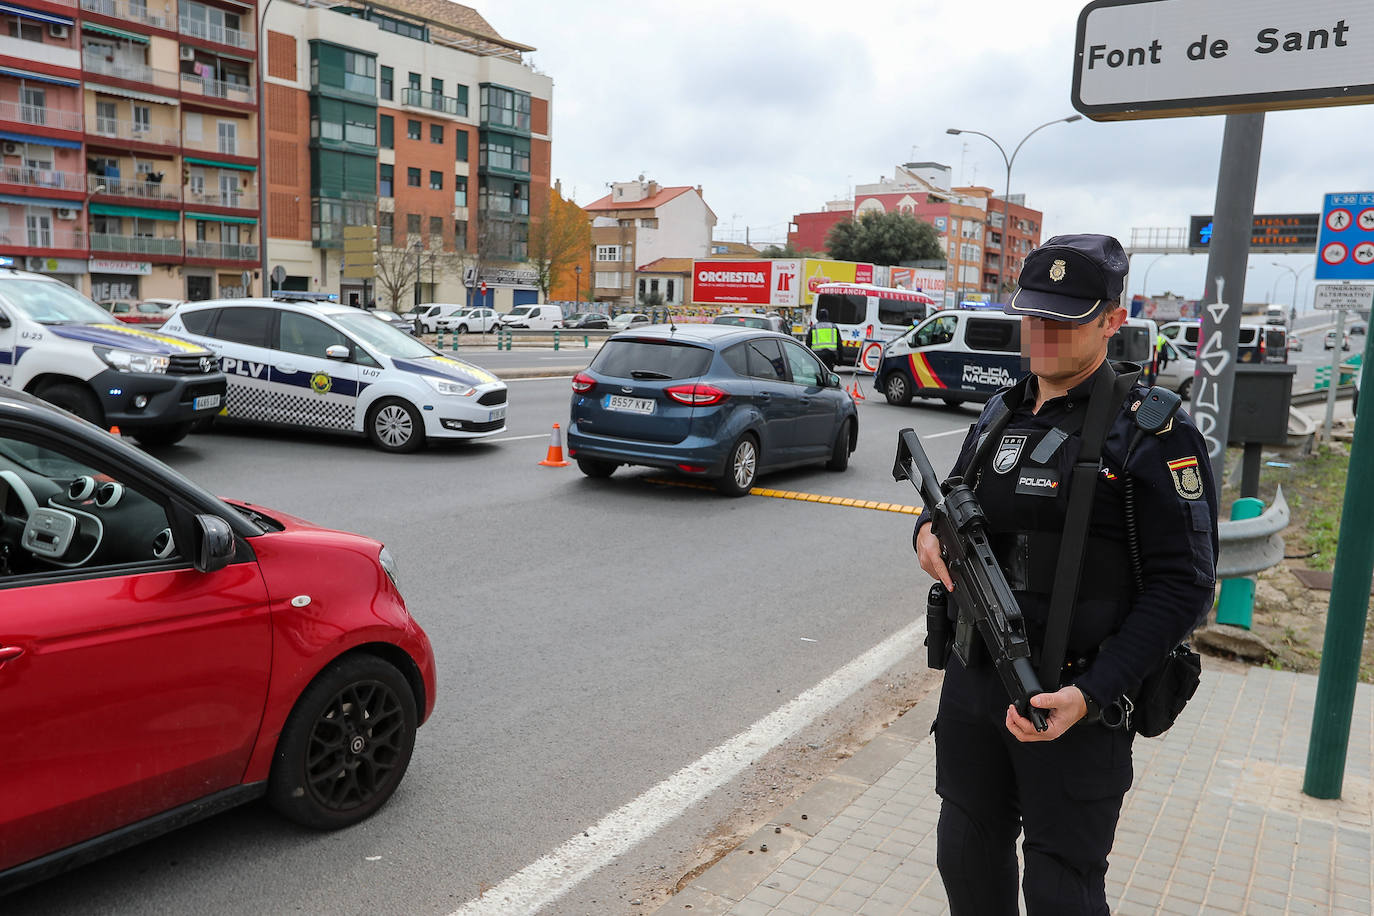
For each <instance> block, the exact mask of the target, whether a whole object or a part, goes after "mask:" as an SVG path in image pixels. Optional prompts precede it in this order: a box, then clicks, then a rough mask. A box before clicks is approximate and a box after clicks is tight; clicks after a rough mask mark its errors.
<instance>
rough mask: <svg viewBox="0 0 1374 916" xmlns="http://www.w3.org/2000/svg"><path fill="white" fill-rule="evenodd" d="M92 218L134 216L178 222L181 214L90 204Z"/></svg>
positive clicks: (142, 208)
mask: <svg viewBox="0 0 1374 916" xmlns="http://www.w3.org/2000/svg"><path fill="white" fill-rule="evenodd" d="M91 215H93V216H134V217H138V218H139V219H162V220H168V221H170V222H180V221H181V214H180V213H179V212H177V211H176V210H154V209H152V208H150V207H121V206H119V205H118V204H91Z"/></svg>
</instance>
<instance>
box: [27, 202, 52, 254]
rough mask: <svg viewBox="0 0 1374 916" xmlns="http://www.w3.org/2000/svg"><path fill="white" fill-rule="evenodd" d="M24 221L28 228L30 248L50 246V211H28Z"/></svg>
mask: <svg viewBox="0 0 1374 916" xmlns="http://www.w3.org/2000/svg"><path fill="white" fill-rule="evenodd" d="M24 222H25V224H26V227H27V228H28V230H29V247H31V248H51V247H52V212H51V211H44V212H42V213H32V212H31V213H29V214H27V215H26V216H25V217H24Z"/></svg>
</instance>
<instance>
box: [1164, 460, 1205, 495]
mask: <svg viewBox="0 0 1374 916" xmlns="http://www.w3.org/2000/svg"><path fill="white" fill-rule="evenodd" d="M1169 474H1170V475H1171V476H1172V477H1173V478H1174V489H1175V490H1177V491H1178V495H1179V496H1182V497H1183V498H1184V499H1201V498H1202V475H1201V474H1199V473H1198V467H1197V459H1196V458H1192V457H1189V458H1179V459H1177V460H1176V461H1170V462H1169Z"/></svg>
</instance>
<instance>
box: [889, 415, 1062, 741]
mask: <svg viewBox="0 0 1374 916" xmlns="http://www.w3.org/2000/svg"><path fill="white" fill-rule="evenodd" d="M913 465H915V473H913V472H912V471H913V469H912V466H913ZM892 477H893V479H894V480H909V481H911V483H912V485H913V486H914V487H916V489H917V491H919V492H920V494H921V498H922V499H923V500H924V501H925V505H926V507H927V508H928V509H929V510H930V514H931V521H932V529H933V531H934V534H935V536H936V537H937V538H939V539H940V554H941V556H942V557H943V558H944V561H945V565H946V566H947V567H948V568H949V574H950V578H952V579H953V580H954V603H955V604H956V605H957V606H958V611H959V615H958V618H957V620H956V622H955V625H954V638H953V642H954V652H955V654H957V655H958V656H959V661H961V662H963V664H964V666H965V667H973V666H975V665H978V664H980V663H981V662H982V654H981V652H980V650H981V649H982V648H983V647H986V651H987V654H988V655H990V656H991V657H992V664H993V667H994V668H996V669H997V674H998V676H999V677H1001V679H1002V686H1004V687H1006V689H1007V695H1008V696H1010V697H1011V700H1012V702H1013V703H1014V704H1015V705H1016V711H1017V712H1018V713H1020V714H1021V715H1022V716H1024V717H1025V718H1027V719H1029V720H1030V721H1031V723H1032V724H1034V725H1035V728H1036V730H1037V731H1042V732H1043V731H1045V730H1046V729H1047V728H1048V727H1049V722H1048V720H1047V719H1046V717H1045V711H1044V710H1042V709H1037V708H1036V707H1034V706H1031V705H1030V698H1031V697H1033V696H1035V695H1036V694H1037V693H1043V692H1044V691H1043V690H1042V689H1041V687H1040V679H1039V678H1038V677H1036V674H1035V668H1034V666H1032V665H1031V653H1030V642H1029V641H1028V640H1027V639H1026V623H1025V619H1024V618H1023V617H1022V616H1021V608H1020V606H1019V605H1017V603H1016V598H1015V597H1014V596H1013V595H1012V593H1011V586H1009V585H1008V584H1007V577H1006V575H1005V574H1003V572H1002V567H1001V566H1000V565H999V564H998V562H997V557H996V556H995V555H994V554H993V552H992V546H991V544H990V543H989V539H988V530H987V519H986V518H985V517H984V515H983V509H982V507H981V506H979V505H978V500H977V498H976V497H975V496H974V494H973V490H971V489H970V488H969V487H968V486H967V485H966V484H965V483H964V481H963V479H962V478H960V477H951V478H949V479H948V480H946V481H944V482H943V483H941V482H940V479H939V478H938V477H936V476H935V470H934V469H933V468H932V467H931V466H930V459H929V458H928V457H926V453H925V449H924V448H922V447H921V440H920V439H919V438H917V436H916V432H915V430H912V429H910V428H908V429H904V430H902V431H901V432H900V433H898V434H897V461H896V463H895V464H894V465H893V467H892ZM948 600H949V594H948V592H947V591H946V590H945V587H944V586H943V585H942V584H940V583H939V582H936V583H935V584H934V585H933V586H931V588H930V596H929V599H928V602H927V606H926V623H927V636H926V640H927V642H926V645H927V647H928V650H929V652H928V660H929V663H930V666H931V667H932V668H943V667H944V666H945V651H946V646H947V644H948V641H949V618H948V617H947V616H946V613H945V609H946V607H947V604H948ZM979 633H981V634H982V637H983V640H982V642H983V646H982V647H980V646H979V645H978V642H977V640H976V638H975V635H976V634H979Z"/></svg>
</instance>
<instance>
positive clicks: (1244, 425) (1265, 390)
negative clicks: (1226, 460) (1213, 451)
mask: <svg viewBox="0 0 1374 916" xmlns="http://www.w3.org/2000/svg"><path fill="white" fill-rule="evenodd" d="M1297 371H1298V367H1297V366H1290V365H1287V364H1282V365H1276V364H1272V363H1270V364H1266V363H1237V364H1236V388H1235V393H1234V394H1232V395H1231V429H1230V437H1231V444H1232V445H1245V444H1247V443H1248V444H1255V445H1287V444H1288V409H1289V408H1290V407H1291V406H1292V404H1293V376H1294V375H1295V374H1296V373H1297Z"/></svg>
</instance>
